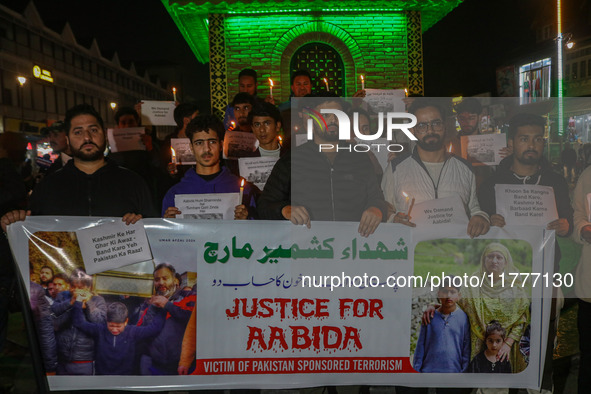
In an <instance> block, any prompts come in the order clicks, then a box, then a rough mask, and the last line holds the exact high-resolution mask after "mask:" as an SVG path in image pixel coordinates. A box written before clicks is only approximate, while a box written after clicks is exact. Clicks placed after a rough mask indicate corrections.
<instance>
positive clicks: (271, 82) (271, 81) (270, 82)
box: [269, 78, 273, 86]
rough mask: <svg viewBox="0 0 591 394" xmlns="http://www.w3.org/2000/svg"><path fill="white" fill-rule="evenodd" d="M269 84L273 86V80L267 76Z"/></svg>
mask: <svg viewBox="0 0 591 394" xmlns="http://www.w3.org/2000/svg"><path fill="white" fill-rule="evenodd" d="M269 85H271V86H273V80H272V79H271V78H269Z"/></svg>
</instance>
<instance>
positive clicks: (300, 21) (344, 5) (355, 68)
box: [162, 0, 461, 113]
mask: <svg viewBox="0 0 591 394" xmlns="http://www.w3.org/2000/svg"><path fill="white" fill-rule="evenodd" d="M162 1H163V4H164V6H165V7H166V9H167V10H168V12H169V13H170V15H171V16H172V18H173V20H174V22H175V23H176V24H177V26H178V27H179V30H180V31H181V33H182V34H183V36H184V37H185V39H186V40H187V43H188V44H189V46H190V47H191V49H192V50H193V53H195V56H196V57H197V59H198V60H199V61H201V62H203V63H206V62H208V61H209V63H210V67H209V69H210V84H211V102H212V107H213V108H212V109H213V111H214V112H216V113H219V112H218V111H223V110H224V108H225V107H226V105H227V103H228V101H230V100H231V98H232V97H233V96H234V95H235V94H236V93H238V81H237V79H238V78H237V76H238V73H239V72H240V70H241V69H243V68H254V69H255V70H257V72H258V74H259V95H260V96H262V97H264V96H266V95H268V94H269V93H268V92H269V91H268V81H267V79H268V78H269V77H270V78H272V79H273V82H274V85H275V86H274V88H273V96H274V97H275V100H276V101H285V100H287V99H288V97H289V95H290V87H289V84H290V83H289V82H290V75H291V73H292V72H293V71H295V70H297V69H299V68H303V69H307V70H308V71H310V72H311V74H312V76H313V86H314V89H316V90H318V89H325V85H324V82H323V79H324V78H327V80H328V82H329V88H330V90H332V91H334V92H335V93H337V94H340V95H346V96H351V95H353V93H354V92H355V91H357V90H359V89H361V80H360V75H363V76H364V77H365V87H366V88H377V89H404V88H408V91H409V94H419V95H420V94H423V53H422V38H421V35H422V33H423V32H424V31H426V30H427V29H429V28H430V27H431V26H433V25H434V24H435V23H437V21H439V20H440V19H441V18H443V17H444V16H445V15H446V14H447V13H449V12H450V11H451V10H453V9H454V8H455V7H456V6H458V4H459V3H460V2H461V0H358V1H355V0H340V1H333V0H310V1H289V0H284V1H273V0H268V1H266V0H258V1H257V0H242V1H239V0H228V1H219V0H213V1H211V2H205V1H202V0H194V1H192V2H191V1H183V0H162ZM277 99H279V100H277Z"/></svg>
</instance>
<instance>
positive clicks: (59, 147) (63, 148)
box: [41, 120, 72, 176]
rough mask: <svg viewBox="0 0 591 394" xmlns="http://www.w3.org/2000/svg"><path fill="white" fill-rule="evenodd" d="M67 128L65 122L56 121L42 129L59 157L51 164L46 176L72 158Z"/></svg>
mask: <svg viewBox="0 0 591 394" xmlns="http://www.w3.org/2000/svg"><path fill="white" fill-rule="evenodd" d="M66 134H67V133H66V128H65V127H64V122H62V121H59V120H58V121H57V122H54V123H53V124H52V125H51V127H47V128H44V129H42V130H41V135H46V136H47V137H48V139H49V145H50V146H51V149H53V153H57V154H58V155H59V157H58V158H57V159H56V160H55V161H54V162H53V163H52V164H51V166H49V168H48V169H47V171H46V172H45V176H47V175H50V174H53V173H54V172H56V171H57V170H59V169H61V168H62V167H63V166H65V165H66V163H67V162H68V161H70V159H71V158H72V156H71V152H70V146H69V145H68V137H67V136H66Z"/></svg>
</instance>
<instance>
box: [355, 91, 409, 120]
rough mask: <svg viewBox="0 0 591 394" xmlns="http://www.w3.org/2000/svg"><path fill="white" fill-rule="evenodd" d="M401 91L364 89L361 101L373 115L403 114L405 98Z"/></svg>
mask: <svg viewBox="0 0 591 394" xmlns="http://www.w3.org/2000/svg"><path fill="white" fill-rule="evenodd" d="M405 96H406V95H405V93H404V90H403V89H397V90H386V89H365V98H364V99H363V100H364V101H365V102H366V103H367V104H368V105H369V106H370V108H371V110H372V111H373V112H374V113H376V114H377V113H380V112H383V113H387V112H405V104H404V101H403V99H404V98H405Z"/></svg>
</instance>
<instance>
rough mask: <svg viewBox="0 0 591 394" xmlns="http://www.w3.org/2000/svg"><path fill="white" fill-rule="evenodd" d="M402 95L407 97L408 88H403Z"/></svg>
mask: <svg viewBox="0 0 591 394" xmlns="http://www.w3.org/2000/svg"><path fill="white" fill-rule="evenodd" d="M404 97H408V89H404Z"/></svg>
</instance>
